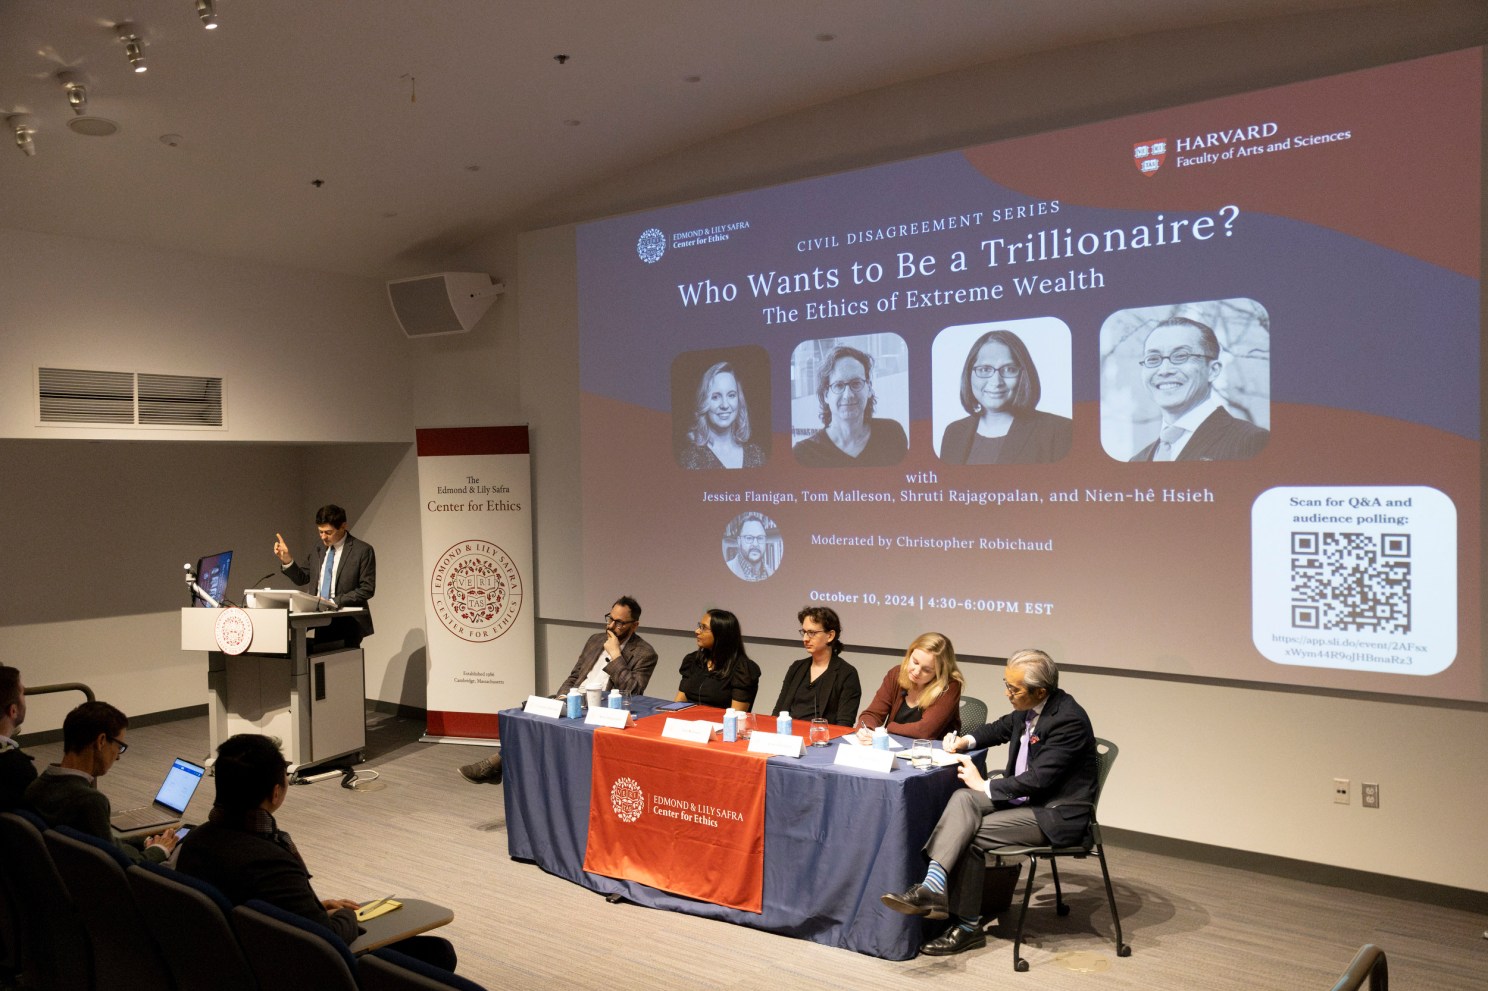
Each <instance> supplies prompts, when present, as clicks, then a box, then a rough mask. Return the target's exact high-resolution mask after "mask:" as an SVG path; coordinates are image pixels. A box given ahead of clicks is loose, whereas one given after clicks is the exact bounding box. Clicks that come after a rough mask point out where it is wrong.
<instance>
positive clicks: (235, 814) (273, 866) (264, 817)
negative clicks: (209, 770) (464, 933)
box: [176, 733, 456, 970]
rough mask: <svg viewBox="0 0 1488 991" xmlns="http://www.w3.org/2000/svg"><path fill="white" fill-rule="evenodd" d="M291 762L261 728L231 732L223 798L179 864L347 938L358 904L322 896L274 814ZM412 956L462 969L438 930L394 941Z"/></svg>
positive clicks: (242, 898) (220, 788)
mask: <svg viewBox="0 0 1488 991" xmlns="http://www.w3.org/2000/svg"><path fill="white" fill-rule="evenodd" d="M288 767H289V762H288V761H286V760H285V759H284V755H283V754H282V753H280V752H279V744H278V743H277V742H275V741H274V740H272V739H270V738H269V737H267V736H261V735H259V734H257V733H239V734H237V735H236V736H231V737H228V738H227V739H226V740H224V741H223V742H222V745H221V746H219V747H218V748H217V761H216V764H215V766H214V770H215V772H216V781H217V798H216V801H215V802H214V803H213V805H212V811H211V813H210V814H209V815H208V816H207V821H206V822H205V823H203V824H202V825H200V826H198V827H197V828H196V829H193V830H192V831H191V832H190V833H189V834H187V836H186V838H185V839H184V840H182V841H181V849H180V852H179V853H177V855H176V869H177V870H179V871H181V872H182V873H183V874H190V875H191V876H192V877H196V878H200V879H201V880H203V881H206V882H207V883H208V884H211V885H212V886H214V887H216V888H217V889H218V890H219V891H221V892H222V894H223V895H225V896H226V897H227V900H228V901H230V902H232V903H233V904H234V905H241V904H243V903H244V902H246V901H249V900H250V899H253V898H258V899H261V900H262V901H266V902H268V903H269V904H270V905H274V906H276V907H278V908H281V909H283V910H284V911H286V912H291V913H293V914H295V915H298V916H302V917H304V918H306V919H309V920H310V921H311V922H317V923H319V924H320V925H322V926H325V927H326V928H328V929H330V930H331V931H332V932H334V933H335V934H336V935H337V936H340V937H341V939H342V940H344V941H345V942H347V943H350V942H352V941H353V940H355V939H356V938H357V935H358V934H359V933H360V931H361V930H360V927H358V925H357V919H356V909H357V903H356V902H354V901H351V900H350V899H347V898H327V899H325V900H321V899H319V898H317V897H316V895H315V890H314V889H313V888H311V887H310V872H309V870H307V869H306V867H305V861H304V860H303V859H302V858H301V857H300V851H299V850H297V849H296V848H295V845H294V841H293V840H291V839H290V838H289V834H288V833H285V832H283V831H281V830H280V829H279V824H278V822H276V821H275V819H274V813H275V812H276V811H278V809H279V807H280V806H281V805H283V804H284V798H285V796H286V795H287V794H288V792H289V777H288V775H287V774H286V773H285V770H286V768H288ZM394 946H395V948H396V949H398V950H399V951H401V952H403V953H407V954H408V955H409V956H413V957H417V958H419V959H420V960H424V961H427V962H428V963H432V964H434V965H436V966H439V967H443V968H444V969H446V970H454V969H455V963H456V960H455V949H454V947H453V946H452V945H450V942H449V940H447V939H443V938H441V937H438V936H414V937H411V938H409V939H405V940H402V941H401V942H398V943H396V944H394Z"/></svg>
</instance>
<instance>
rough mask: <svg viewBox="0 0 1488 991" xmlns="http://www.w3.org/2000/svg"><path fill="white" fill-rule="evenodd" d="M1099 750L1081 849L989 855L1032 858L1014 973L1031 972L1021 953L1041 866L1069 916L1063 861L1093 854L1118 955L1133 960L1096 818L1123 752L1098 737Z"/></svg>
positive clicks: (1000, 850) (1007, 849) (1002, 850)
mask: <svg viewBox="0 0 1488 991" xmlns="http://www.w3.org/2000/svg"><path fill="white" fill-rule="evenodd" d="M1095 749H1096V753H1097V754H1098V755H1099V757H1100V767H1099V770H1098V771H1097V772H1096V779H1095V798H1094V800H1093V801H1092V802H1090V828H1089V829H1088V830H1087V831H1086V833H1085V841H1084V843H1082V844H1080V845H1079V846H1000V847H993V848H992V849H990V850H988V851H987V853H988V855H989V856H998V857H1027V858H1028V880H1027V881H1026V882H1024V885H1023V910H1022V911H1021V912H1019V913H1018V933H1017V935H1016V936H1014V937H1013V969H1014V970H1016V971H1019V972H1022V971H1026V970H1027V969H1028V961H1027V960H1024V959H1023V957H1022V955H1021V954H1020V952H1019V951H1020V950H1021V949H1022V946H1023V924H1024V922H1026V921H1027V919H1028V901H1029V898H1030V897H1031V896H1032V895H1033V880H1034V875H1035V874H1037V873H1038V862H1039V861H1040V860H1047V861H1048V862H1049V871H1050V873H1052V874H1053V875H1054V903H1055V906H1056V909H1055V911H1056V912H1057V913H1058V914H1059V915H1069V906H1068V905H1066V904H1065V903H1064V892H1063V890H1062V889H1061V888H1060V886H1059V858H1060V857H1074V858H1076V859H1079V860H1083V859H1084V858H1086V857H1088V856H1090V853H1091V851H1094V852H1095V855H1096V857H1098V858H1099V859H1100V868H1101V877H1102V878H1103V879H1104V880H1105V882H1106V901H1107V902H1108V903H1109V904H1110V906H1111V921H1112V922H1113V923H1115V925H1116V955H1117V956H1118V957H1129V956H1131V947H1130V946H1128V945H1127V944H1126V942H1125V941H1124V940H1123V939H1122V937H1121V916H1120V915H1119V914H1117V912H1116V893H1115V892H1114V891H1113V890H1112V889H1111V872H1110V871H1109V870H1108V869H1107V867H1106V849H1105V846H1104V845H1103V844H1102V842H1101V830H1100V823H1099V822H1097V821H1096V815H1095V813H1096V807H1097V806H1099V805H1100V797H1101V792H1103V791H1104V790H1105V787H1106V776H1107V775H1109V774H1110V773H1111V765H1112V764H1114V763H1116V755H1117V754H1118V753H1120V749H1119V748H1118V747H1117V746H1116V744H1114V743H1112V742H1111V741H1110V740H1102V739H1100V738H1098V737H1097V738H1096V741H1095ZM1067 804H1073V803H1067Z"/></svg>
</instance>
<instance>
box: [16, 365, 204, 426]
mask: <svg viewBox="0 0 1488 991" xmlns="http://www.w3.org/2000/svg"><path fill="white" fill-rule="evenodd" d="M36 386H37V400H38V410H39V418H40V421H41V422H42V423H44V424H45V423H50V424H78V425H89V424H91V425H105V426H141V427H221V426H222V417H223V405H222V379H221V378H214V377H211V376H204V375H161V374H156V373H152V372H101V371H90V370H87V369H80V368H40V369H37V376H36Z"/></svg>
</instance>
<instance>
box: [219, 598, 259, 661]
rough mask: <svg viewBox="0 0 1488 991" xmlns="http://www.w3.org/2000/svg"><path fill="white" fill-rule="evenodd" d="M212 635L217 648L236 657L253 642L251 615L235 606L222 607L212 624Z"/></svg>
mask: <svg viewBox="0 0 1488 991" xmlns="http://www.w3.org/2000/svg"><path fill="white" fill-rule="evenodd" d="M212 635H213V636H214V637H215V638H216V640H217V649H218V650H220V651H222V652H223V653H224V654H228V655H230V656H232V657H236V656H237V655H239V654H241V653H243V651H245V650H247V649H248V647H249V645H251V644H252V643H253V617H251V616H249V615H248V614H247V613H246V612H244V611H243V610H241V609H239V608H238V607H237V606H232V607H230V608H227V609H224V610H222V612H221V614H220V615H218V617H217V622H216V623H214V624H213V626H212Z"/></svg>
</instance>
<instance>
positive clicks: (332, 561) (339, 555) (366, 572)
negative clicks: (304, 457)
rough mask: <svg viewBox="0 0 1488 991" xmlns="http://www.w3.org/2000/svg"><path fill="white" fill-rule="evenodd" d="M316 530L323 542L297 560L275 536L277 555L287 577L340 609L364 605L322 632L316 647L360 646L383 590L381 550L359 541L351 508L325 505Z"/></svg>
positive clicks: (317, 516) (319, 512)
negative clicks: (351, 527)
mask: <svg viewBox="0 0 1488 991" xmlns="http://www.w3.org/2000/svg"><path fill="white" fill-rule="evenodd" d="M315 531H316V533H317V534H318V535H319V536H320V544H319V545H318V546H316V547H315V549H314V550H312V551H311V552H310V553H309V554H308V555H306V556H305V562H304V563H303V564H297V563H296V562H295V559H294V555H292V554H291V553H290V552H289V545H288V544H286V543H285V542H284V535H283V534H279V533H276V534H274V555H275V556H276V557H278V558H279V563H280V565H281V566H282V567H281V569H280V570H282V571H283V572H284V575H285V577H287V578H288V579H289V580H290V581H292V582H294V583H295V584H296V585H299V586H301V587H303V586H305V585H312V591H314V592H315V594H316V595H319V596H320V597H321V598H322V599H326V600H328V601H329V602H331V603H333V604H334V605H335V606H336V608H337V609H351V608H357V607H360V608H361V610H362V611H361V612H360V613H359V614H357V615H355V616H348V617H342V618H340V619H334V620H332V621H331V622H330V624H329V625H327V626H323V627H321V628H320V629H318V630H316V631H315V633H316V636H315V646H316V647H318V648H320V649H324V648H325V647H326V646H328V645H330V644H332V643H342V644H344V646H347V647H360V646H361V644H362V638H363V637H367V636H371V635H372V607H371V605H369V600H371V598H372V596H373V595H375V594H376V592H377V554H376V553H375V552H374V551H373V550H372V545H371V544H369V543H367V542H366V541H365V540H358V539H357V538H355V537H353V536H352V535H351V533H350V532H348V530H347V527H346V510H344V509H342V508H341V507H340V506H337V505H334V504H332V505H326V506H321V507H320V509H318V510H317V511H316V513H315Z"/></svg>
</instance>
